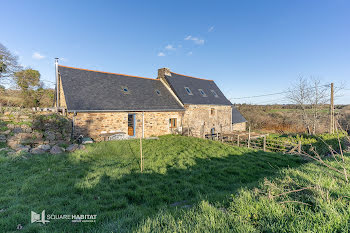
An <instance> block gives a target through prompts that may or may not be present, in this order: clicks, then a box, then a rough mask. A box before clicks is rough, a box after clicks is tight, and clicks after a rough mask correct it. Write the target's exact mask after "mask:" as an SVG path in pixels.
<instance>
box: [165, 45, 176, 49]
mask: <svg viewBox="0 0 350 233" xmlns="http://www.w3.org/2000/svg"><path fill="white" fill-rule="evenodd" d="M165 49H166V50H175V49H176V48H174V46H172V45H171V44H168V45H167V46H165Z"/></svg>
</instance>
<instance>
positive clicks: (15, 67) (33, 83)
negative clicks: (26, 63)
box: [0, 43, 55, 107]
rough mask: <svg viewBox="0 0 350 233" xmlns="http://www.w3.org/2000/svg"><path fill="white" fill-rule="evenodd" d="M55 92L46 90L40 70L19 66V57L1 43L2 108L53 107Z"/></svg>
mask: <svg viewBox="0 0 350 233" xmlns="http://www.w3.org/2000/svg"><path fill="white" fill-rule="evenodd" d="M10 87H12V88H10ZM13 87H14V88H13ZM54 92H55V91H54V90H53V89H50V88H45V85H44V83H43V82H42V80H41V75H40V72H39V71H38V70H34V69H31V68H28V67H27V68H24V67H22V66H21V65H19V63H18V57H17V56H15V55H14V54H12V53H11V52H10V51H9V50H8V49H7V48H6V47H5V46H4V45H2V44H1V43H0V106H16V107H51V106H53V101H54Z"/></svg>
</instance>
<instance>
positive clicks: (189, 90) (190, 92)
mask: <svg viewBox="0 0 350 233" xmlns="http://www.w3.org/2000/svg"><path fill="white" fill-rule="evenodd" d="M185 90H186V92H187V94H188V95H193V93H192V91H191V89H190V88H188V87H185Z"/></svg>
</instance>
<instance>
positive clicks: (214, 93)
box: [210, 90, 219, 98]
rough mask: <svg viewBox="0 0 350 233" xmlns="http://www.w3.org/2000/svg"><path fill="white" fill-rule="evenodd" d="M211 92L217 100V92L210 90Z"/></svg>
mask: <svg viewBox="0 0 350 233" xmlns="http://www.w3.org/2000/svg"><path fill="white" fill-rule="evenodd" d="M210 91H211V93H213V95H214V96H215V97H216V98H218V97H219V96H218V94H216V92H215V91H214V90H210Z"/></svg>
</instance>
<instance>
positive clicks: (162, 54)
mask: <svg viewBox="0 0 350 233" xmlns="http://www.w3.org/2000/svg"><path fill="white" fill-rule="evenodd" d="M157 56H158V57H165V53H163V52H159V53H158V55H157Z"/></svg>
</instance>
